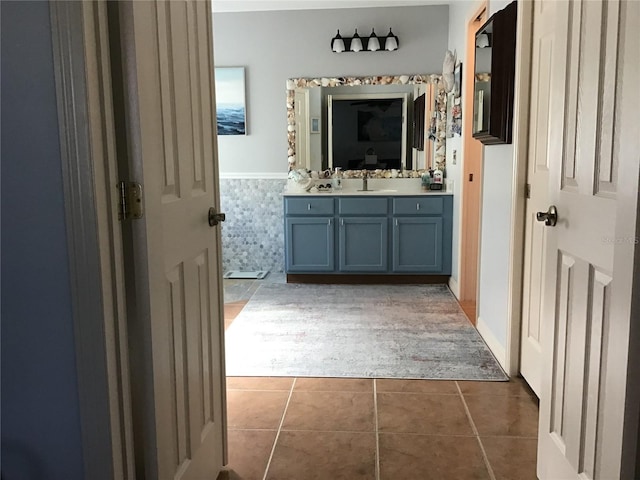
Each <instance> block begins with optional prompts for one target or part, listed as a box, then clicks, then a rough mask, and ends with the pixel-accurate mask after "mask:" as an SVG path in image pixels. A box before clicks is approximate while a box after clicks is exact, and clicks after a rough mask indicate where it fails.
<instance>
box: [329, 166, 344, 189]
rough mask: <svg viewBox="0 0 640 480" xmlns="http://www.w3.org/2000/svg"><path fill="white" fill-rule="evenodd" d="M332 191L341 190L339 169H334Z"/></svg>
mask: <svg viewBox="0 0 640 480" xmlns="http://www.w3.org/2000/svg"><path fill="white" fill-rule="evenodd" d="M331 183H332V185H333V190H342V174H341V173H340V167H336V169H335V171H334V172H333V177H332V179H331Z"/></svg>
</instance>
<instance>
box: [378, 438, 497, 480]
mask: <svg viewBox="0 0 640 480" xmlns="http://www.w3.org/2000/svg"><path fill="white" fill-rule="evenodd" d="M398 479H402V480H480V479H483V480H484V479H489V472H488V470H487V468H486V465H485V463H484V460H483V457H482V450H481V449H480V446H479V444H478V440H477V439H476V438H475V437H450V436H440V435H403V434H384V433H383V434H380V480H398Z"/></svg>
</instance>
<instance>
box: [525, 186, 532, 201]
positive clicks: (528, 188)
mask: <svg viewBox="0 0 640 480" xmlns="http://www.w3.org/2000/svg"><path fill="white" fill-rule="evenodd" d="M524 198H531V184H530V183H527V184H526V185H525V186H524Z"/></svg>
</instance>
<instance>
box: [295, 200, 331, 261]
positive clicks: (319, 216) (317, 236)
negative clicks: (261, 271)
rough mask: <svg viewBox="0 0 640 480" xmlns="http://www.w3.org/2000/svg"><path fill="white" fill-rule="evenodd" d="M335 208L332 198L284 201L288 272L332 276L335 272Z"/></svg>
mask: <svg viewBox="0 0 640 480" xmlns="http://www.w3.org/2000/svg"><path fill="white" fill-rule="evenodd" d="M333 205H334V199H333V198H316V197H304V198H302V197H286V198H285V201H284V213H285V268H286V271H287V272H304V273H309V272H322V273H330V272H333V271H334V270H335V248H334V246H335V220H334V216H333V214H334V206H333Z"/></svg>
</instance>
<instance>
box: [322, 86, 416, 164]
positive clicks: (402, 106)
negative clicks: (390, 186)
mask: <svg viewBox="0 0 640 480" xmlns="http://www.w3.org/2000/svg"><path fill="white" fill-rule="evenodd" d="M329 105H330V108H329V112H330V122H331V123H330V128H331V136H330V141H329V143H330V144H329V151H330V153H331V159H332V163H331V165H332V167H333V168H335V167H340V168H342V169H343V170H364V169H367V170H375V169H377V168H381V169H393V168H395V169H401V168H402V166H403V158H404V154H405V147H406V125H405V118H406V114H405V113H406V96H404V95H403V96H395V97H389V98H380V97H378V96H376V97H375V98H373V96H371V97H368V98H367V97H365V98H362V96H359V97H354V98H340V96H337V95H336V96H333V98H330V100H329Z"/></svg>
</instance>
